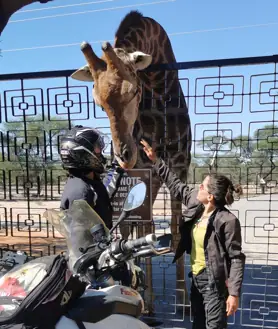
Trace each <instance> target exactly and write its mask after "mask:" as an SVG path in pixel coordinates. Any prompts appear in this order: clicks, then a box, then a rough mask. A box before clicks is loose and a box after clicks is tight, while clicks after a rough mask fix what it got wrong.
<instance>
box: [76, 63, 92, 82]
mask: <svg viewBox="0 0 278 329" xmlns="http://www.w3.org/2000/svg"><path fill="white" fill-rule="evenodd" d="M71 78H72V79H75V80H80V81H89V82H92V81H94V79H93V77H92V74H91V71H90V69H89V66H88V65H85V66H82V67H80V69H78V70H76V71H75V72H73V73H72V75H71Z"/></svg>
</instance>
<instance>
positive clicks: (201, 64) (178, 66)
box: [0, 55, 278, 81]
mask: <svg viewBox="0 0 278 329" xmlns="http://www.w3.org/2000/svg"><path fill="white" fill-rule="evenodd" d="M276 62H278V55H271V56H257V57H242V58H226V59H213V60H204V61H192V62H179V63H170V64H169V63H168V64H158V65H151V66H149V67H148V68H147V69H146V70H145V71H146V72H148V71H157V70H189V69H201V68H210V67H221V66H236V65H237V66H238V65H259V64H267V63H276ZM74 71H75V70H74V69H73V70H61V71H41V72H28V73H14V74H2V75H0V81H5V80H18V79H41V78H59V77H67V76H70V75H71V74H72V73H73V72H74Z"/></svg>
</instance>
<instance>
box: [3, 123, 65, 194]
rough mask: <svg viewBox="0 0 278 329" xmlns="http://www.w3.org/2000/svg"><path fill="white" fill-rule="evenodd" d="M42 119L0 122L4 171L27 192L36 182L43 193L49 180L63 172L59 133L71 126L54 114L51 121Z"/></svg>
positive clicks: (11, 181) (37, 188) (37, 190)
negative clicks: (27, 188)
mask: <svg viewBox="0 0 278 329" xmlns="http://www.w3.org/2000/svg"><path fill="white" fill-rule="evenodd" d="M28 119H29V118H28ZM41 119H42V118H38V117H36V119H32V118H31V119H29V121H28V122H25V123H24V122H20V121H16V122H8V123H7V122H6V123H3V124H2V126H1V131H2V136H3V141H2V143H3V147H2V151H3V152H2V153H3V156H4V161H3V162H2V163H0V169H2V175H3V172H5V173H4V174H5V175H6V177H9V182H10V184H16V186H21V187H22V188H23V190H24V193H26V187H28V186H29V187H34V186H36V192H37V194H40V193H41V190H42V188H43V187H45V185H46V184H47V182H49V181H50V180H51V182H52V183H53V182H54V181H55V180H56V179H57V177H58V176H59V175H61V174H62V172H63V171H62V168H61V165H60V159H59V154H58V144H59V138H60V136H62V135H63V134H64V132H65V131H66V130H67V129H68V128H69V127H68V122H67V121H61V120H56V118H55V117H53V118H52V119H51V121H49V120H47V119H45V118H44V119H43V120H41ZM59 119H60V118H59ZM2 160H3V159H2ZM50 176H51V177H50ZM28 184H29V185H28ZM24 187H25V188H24Z"/></svg>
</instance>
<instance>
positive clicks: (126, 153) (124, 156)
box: [122, 149, 129, 161]
mask: <svg viewBox="0 0 278 329" xmlns="http://www.w3.org/2000/svg"><path fill="white" fill-rule="evenodd" d="M122 157H123V159H124V161H128V160H129V152H128V150H127V149H125V150H124V151H123V153H122Z"/></svg>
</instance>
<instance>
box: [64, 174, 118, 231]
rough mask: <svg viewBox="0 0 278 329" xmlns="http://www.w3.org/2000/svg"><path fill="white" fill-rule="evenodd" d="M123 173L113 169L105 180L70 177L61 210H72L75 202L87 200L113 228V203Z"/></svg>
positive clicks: (107, 224) (108, 226)
mask: <svg viewBox="0 0 278 329" xmlns="http://www.w3.org/2000/svg"><path fill="white" fill-rule="evenodd" d="M123 173H124V172H123V171H122V170H117V169H116V168H112V169H111V170H109V171H108V174H107V175H106V176H105V177H104V178H103V179H101V178H100V177H99V176H97V175H96V177H95V178H94V179H88V178H86V177H75V176H72V175H70V176H69V177H68V180H67V182H66V185H65V187H64V191H63V194H62V199H61V205H60V208H61V209H63V210H66V209H69V208H70V206H71V205H72V203H73V201H75V200H85V201H87V203H88V204H89V205H90V206H91V207H92V208H93V209H94V210H95V211H96V212H97V213H98V215H99V216H100V217H101V219H102V220H103V221H104V223H105V224H106V226H107V228H109V229H110V228H112V215H113V209H112V205H111V201H112V199H113V196H114V195H115V193H116V192H117V189H118V187H119V184H120V180H121V177H122V176H123Z"/></svg>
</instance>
